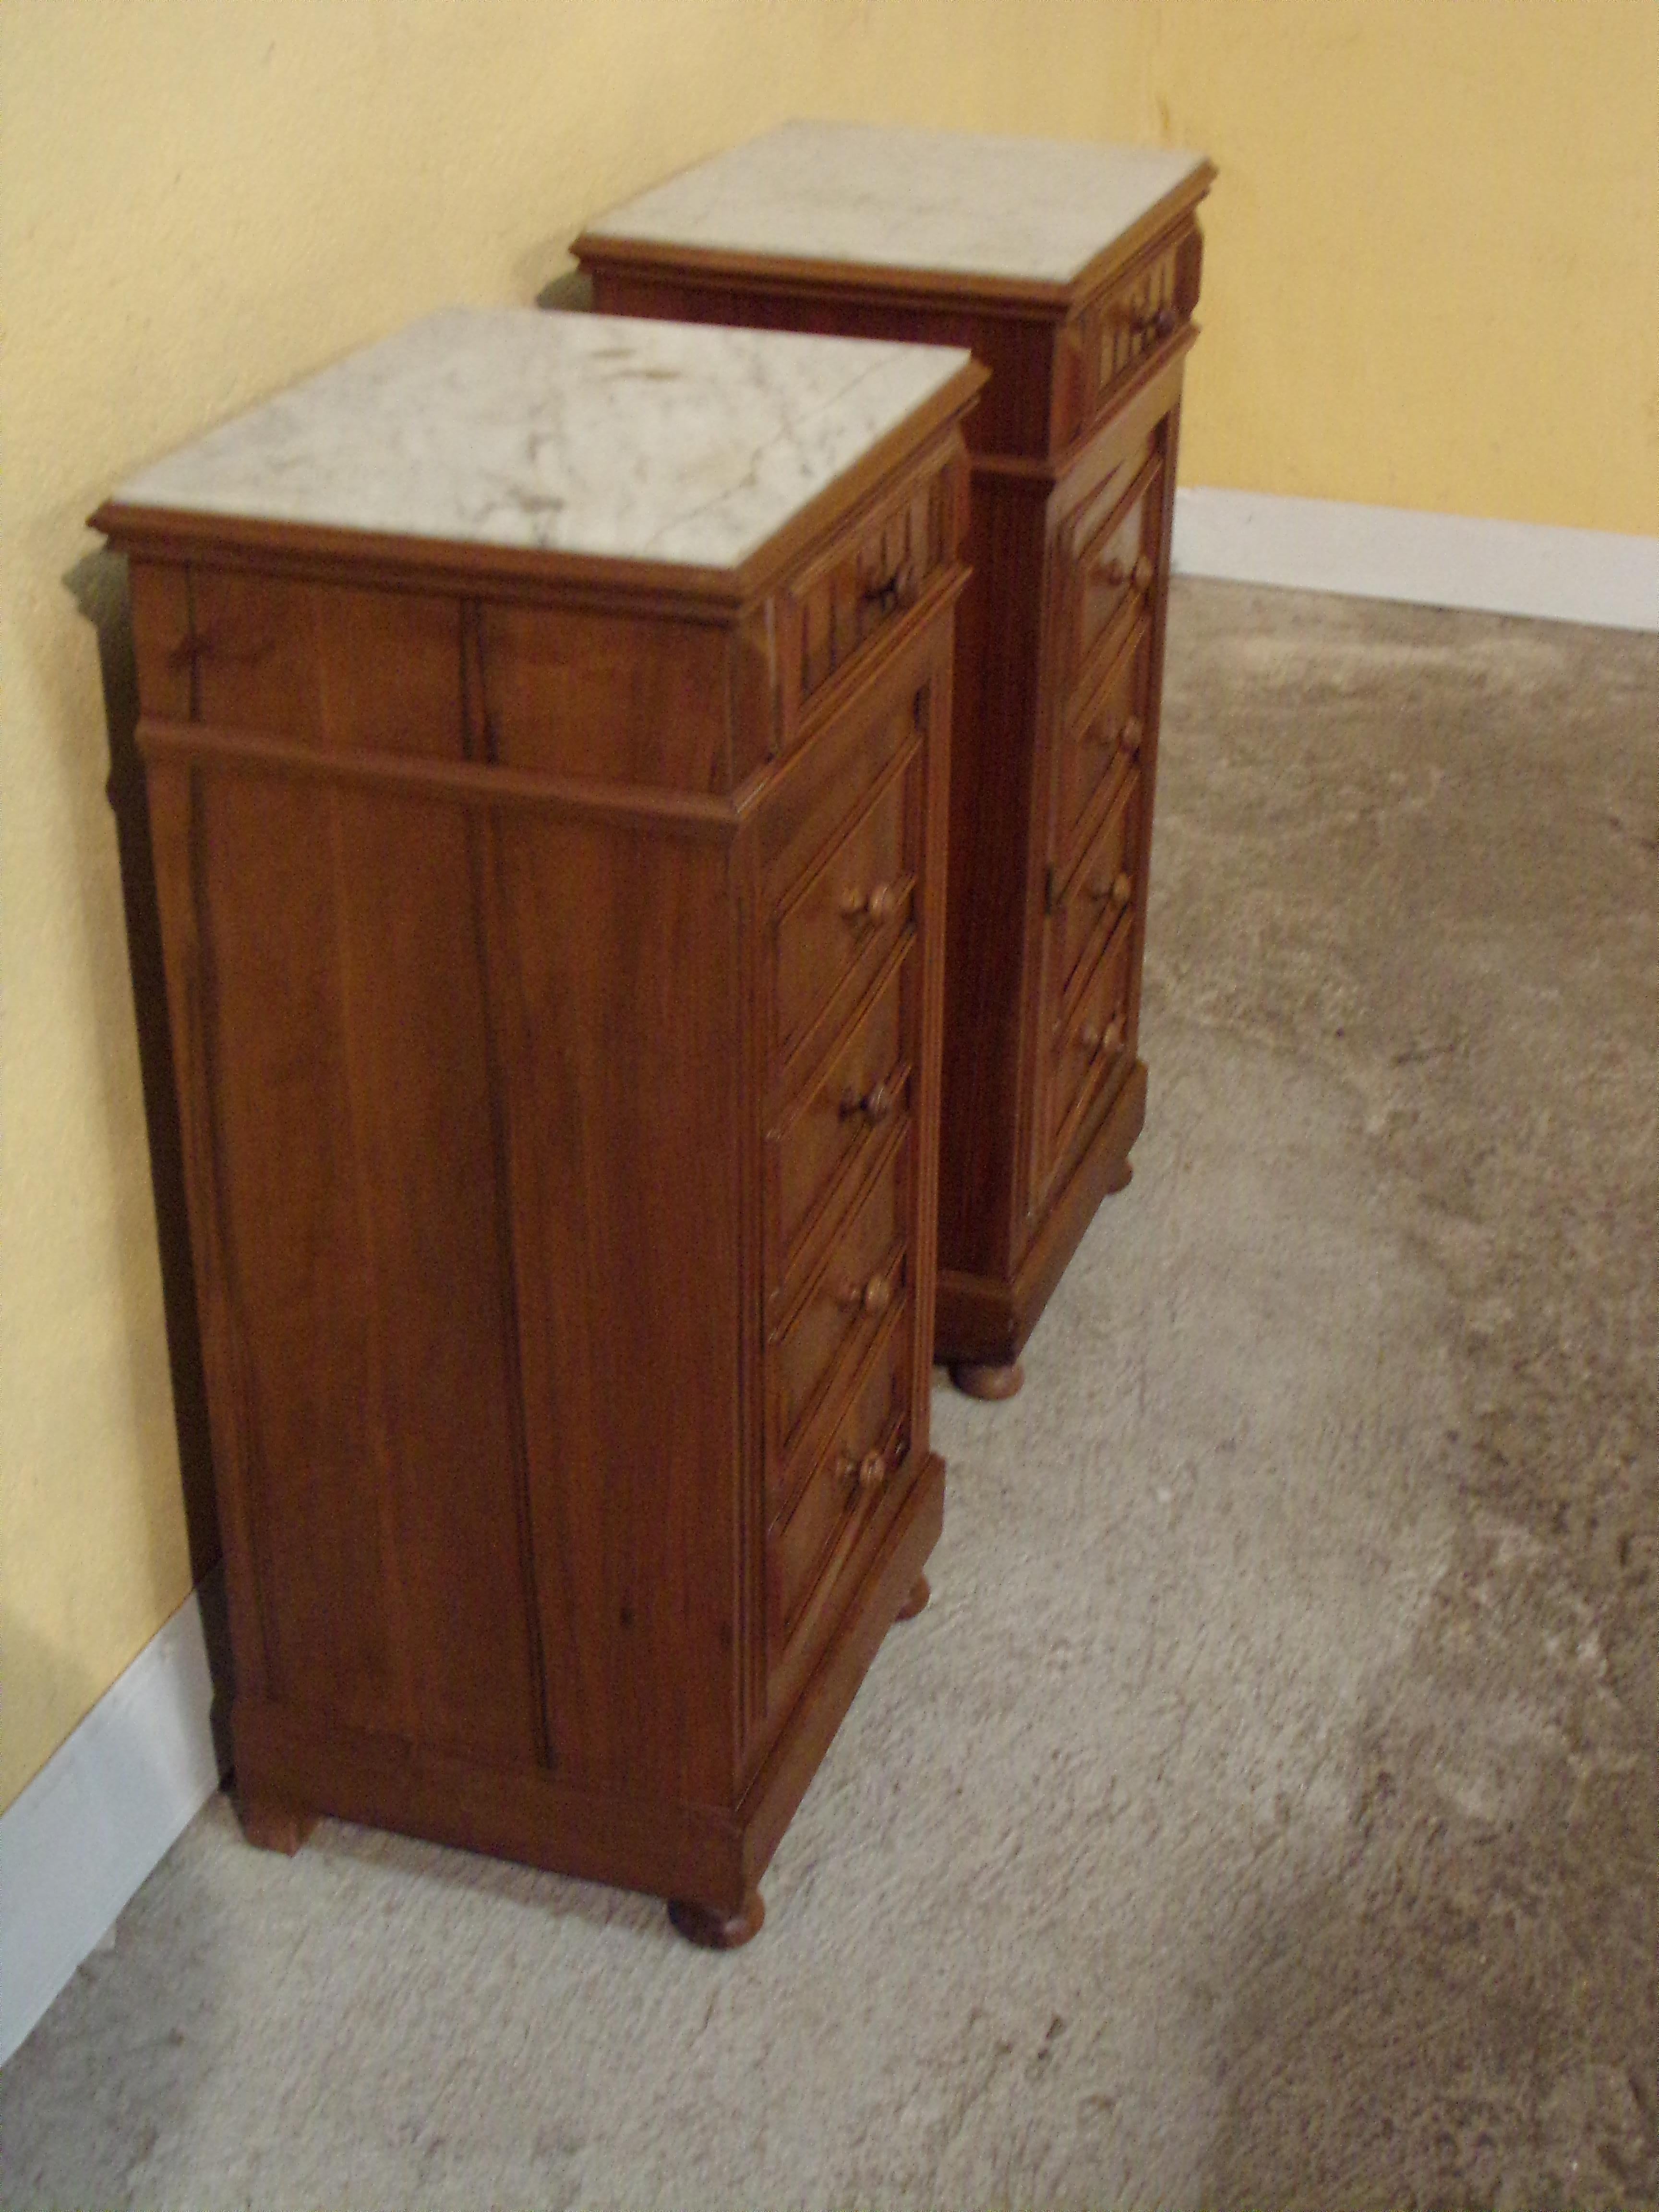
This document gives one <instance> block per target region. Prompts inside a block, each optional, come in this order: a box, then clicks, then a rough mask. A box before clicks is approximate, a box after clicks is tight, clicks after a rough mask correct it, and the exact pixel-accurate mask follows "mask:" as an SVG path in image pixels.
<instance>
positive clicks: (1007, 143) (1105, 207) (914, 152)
mask: <svg viewBox="0 0 1659 2212" xmlns="http://www.w3.org/2000/svg"><path fill="white" fill-rule="evenodd" d="M1208 173H1209V163H1208V162H1207V161H1206V159H1205V157H1204V156H1203V155H1200V154H1189V153H1183V152H1174V151H1170V150H1168V149H1161V148H1154V147H1121V146H1120V147H1103V146H1096V145H1088V144H1083V143H1073V142H1069V141H1062V140H1058V139H1043V138H1008V137H981V136H975V135H972V134H969V133H966V132H957V131H913V130H908V129H900V128H896V127H891V126H888V125H875V124H855V123H787V124H783V125H780V127H779V128H778V129H777V130H775V131H768V132H767V133H766V134H765V135H764V136H763V137H759V138H753V139H750V140H749V141H748V142H747V143H745V144H744V145H741V146H734V147H731V148H729V149H727V150H726V152H724V153H721V154H716V155H713V156H711V157H710V159H708V161H700V162H697V163H696V164H694V165H693V166H692V167H690V168H688V169H684V170H682V171H681V172H680V173H679V174H678V176H673V177H670V178H668V179H665V181H664V182H663V183H661V184H659V185H653V186H652V187H651V188H650V189H649V190H648V191H644V192H641V193H640V194H639V195H638V196H637V197H635V198H634V199H631V200H628V201H625V202H623V204H622V205H620V206H618V207H615V208H611V209H607V210H605V213H604V214H602V215H599V216H594V217H593V218H592V221H591V222H588V224H587V225H586V229H585V231H584V236H585V237H586V238H590V239H595V240H608V241H617V242H638V243H640V244H642V245H657V246H678V247H683V248H687V249H690V250H694V251H697V252H720V253H731V254H745V255H754V256H757V257H759V258H777V259H790V260H799V261H805V262H814V263H819V264H822V263H850V264H854V265H857V266H862V267H866V268H872V269H890V270H908V271H911V272H915V273H917V274H921V273H927V274H933V275H939V276H963V277H980V278H996V279H1001V280H1004V281H1007V282H1011V283H1036V284H1055V285H1060V284H1067V283H1072V282H1073V280H1074V279H1075V278H1077V277H1078V276H1080V275H1081V274H1082V272H1083V271H1084V270H1085V269H1086V268H1088V266H1089V264H1091V262H1093V261H1095V260H1097V259H1098V258H1100V256H1101V254H1102V253H1103V252H1105V251H1106V250H1107V249H1108V248H1109V247H1110V246H1112V244H1113V243H1114V242H1115V240H1118V239H1120V238H1121V237H1122V236H1124V235H1125V234H1126V233H1127V232H1129V231H1131V230H1133V228H1134V227H1135V225H1136V224H1137V223H1139V222H1141V221H1142V220H1143V219H1144V218H1145V217H1146V216H1147V215H1149V214H1150V213H1151V212H1152V210H1153V209H1155V208H1156V207H1158V205H1159V204H1160V203H1161V202H1163V201H1164V200H1165V199H1167V198H1168V197H1170V195H1171V193H1173V192H1175V191H1178V190H1179V188H1180V187H1181V185H1183V184H1185V183H1186V182H1188V179H1192V178H1194V177H1197V176H1200V174H1202V175H1203V176H1205V177H1206V179H1207V175H1208Z"/></svg>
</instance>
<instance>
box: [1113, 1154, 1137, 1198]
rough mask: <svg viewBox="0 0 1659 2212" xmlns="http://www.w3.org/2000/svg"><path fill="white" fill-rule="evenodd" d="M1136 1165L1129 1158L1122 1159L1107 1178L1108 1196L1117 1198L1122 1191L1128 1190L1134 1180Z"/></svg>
mask: <svg viewBox="0 0 1659 2212" xmlns="http://www.w3.org/2000/svg"><path fill="white" fill-rule="evenodd" d="M1134 1171H1135V1170H1134V1163H1133V1160H1131V1159H1129V1158H1127V1157H1126V1158H1123V1159H1121V1160H1120V1161H1119V1162H1118V1164H1117V1165H1116V1166H1115V1168H1114V1169H1113V1170H1112V1172H1111V1173H1110V1175H1109V1176H1107V1178H1106V1195H1107V1197H1108V1198H1115V1197H1116V1196H1117V1194H1118V1193H1119V1191H1121V1190H1127V1188H1129V1185H1130V1183H1131V1182H1133V1178H1134Z"/></svg>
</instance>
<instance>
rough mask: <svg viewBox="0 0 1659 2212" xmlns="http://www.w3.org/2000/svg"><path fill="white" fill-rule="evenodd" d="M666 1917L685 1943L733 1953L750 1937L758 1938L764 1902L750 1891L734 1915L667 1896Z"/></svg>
mask: <svg viewBox="0 0 1659 2212" xmlns="http://www.w3.org/2000/svg"><path fill="white" fill-rule="evenodd" d="M668 1917H669V1918H670V1919H671V1921H672V1922H673V1923H674V1926H675V1929H677V1930H678V1933H679V1934H680V1935H682V1936H684V1938H685V1940H686V1942H688V1943H698V1944H701V1945H702V1948H703V1949H704V1950H705V1951H737V1950H741V1948H743V1946H744V1944H745V1943H746V1942H748V1941H749V1939H750V1936H758V1935H759V1934H760V1930H761V1923H762V1921H763V1920H764V1919H765V1917H766V1901H765V1899H763V1897H762V1895H761V1893H760V1892H759V1890H757V1889H751V1890H750V1893H749V1894H748V1896H747V1897H746V1898H744V1901H743V1905H742V1908H741V1910H740V1911H737V1912H719V1911H716V1910H715V1909H714V1906H713V1905H694V1904H692V1903H691V1902H690V1899H687V1898H684V1897H671V1898H670V1899H669V1900H668Z"/></svg>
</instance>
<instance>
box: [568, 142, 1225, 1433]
mask: <svg viewBox="0 0 1659 2212" xmlns="http://www.w3.org/2000/svg"><path fill="white" fill-rule="evenodd" d="M1212 174H1213V173H1212V171H1211V170H1210V169H1209V168H1208V167H1207V166H1205V167H1200V168H1199V169H1197V170H1196V171H1194V173H1193V175H1192V176H1191V177H1190V178H1189V179H1188V180H1187V182H1186V183H1185V184H1184V185H1182V186H1180V187H1179V188H1177V190H1176V191H1174V192H1173V193H1171V194H1170V196H1169V197H1167V198H1166V199H1165V200H1164V202H1163V203H1161V204H1160V205H1159V206H1158V208H1156V209H1154V210H1152V212H1151V213H1150V214H1149V215H1148V216H1146V218H1144V219H1143V220H1142V221H1141V222H1138V223H1137V224H1136V225H1135V226H1134V227H1133V228H1132V229H1131V230H1129V231H1127V232H1126V233H1125V234H1123V235H1122V236H1121V237H1120V238H1118V239H1115V240H1108V241H1103V246H1102V248H1101V251H1100V252H1099V253H1098V254H1097V256H1096V257H1095V258H1094V259H1093V260H1091V262H1090V263H1089V264H1088V265H1087V266H1086V267H1085V269H1084V270H1082V271H1081V273H1080V274H1079V276H1078V277H1077V278H1076V279H1074V280H1073V282H1072V283H1069V284H1053V283H1036V282H1033V283H1014V282H1010V281H1008V280H1006V279H997V278H988V277H987V278H986V279H984V280H982V281H981V280H978V279H975V278H973V277H969V276H960V275H950V276H946V275H944V274H940V273H933V274H930V273H927V272H916V271H907V270H895V269H890V268H879V267H876V266H873V265H867V264H837V263H833V262H822V261H819V262H813V261H807V260H794V259H790V258H787V257H784V256H781V255H779V256H770V255H755V254H743V253H734V252H713V251H709V250H705V249H698V248H693V247H688V246H675V245H672V244H670V243H663V242H660V241H657V240H648V241H647V240H637V239H635V240H630V239H627V238H618V237H611V236H609V235H605V236H600V235H597V234H592V233H588V234H585V235H584V236H583V237H581V238H580V239H578V240H577V241H576V245H575V247H574V252H575V254H576V257H577V258H578V260H579V261H580V263H581V264H582V266H583V268H584V269H586V270H587V272H588V273H589V275H590V276H591V277H592V282H593V296H594V305H595V307H597V308H598V309H599V311H600V312H601V313H609V314H639V315H650V316H657V317H664V318H671V319H679V320H685V321H697V322H720V323H732V324H740V325H754V326H759V327H763V328H774V329H789V330H799V331H832V332H841V333H843V334H846V335H849V336H859V337H897V338H908V339H914V340H921V341H923V342H927V343H938V344H951V345H966V346H969V347H970V348H971V349H972V350H973V352H974V353H975V356H976V357H977V358H978V360H979V361H980V362H981V363H982V364H983V365H984V366H985V367H986V368H987V369H988V370H989V371H990V383H989V386H988V387H987V391H986V392H985V395H984V398H983V399H982V400H981V404H980V405H979V406H978V408H977V409H976V410H975V413H974V415H973V416H972V417H971V418H970V419H969V423H968V426H967V437H968V443H969V448H970V451H971V456H972V474H971V483H972V502H971V513H970V517H969V526H968V539H967V550H968V559H969V565H970V567H971V569H972V572H973V573H972V580H971V581H970V583H969V587H968V590H967V592H966V593H965V594H964V596H963V602H962V605H961V609H960V612H959V614H958V617H957V644H956V659H955V693H956V713H955V720H954V725H953V728H952V732H951V817H950V861H949V892H948V898H947V906H946V923H945V929H946V957H945V1000H944V1025H945V1033H944V1048H943V1070H944V1073H943V1090H942V1104H941V1113H942V1128H941V1141H940V1157H939V1216H938V1230H939V1258H940V1272H939V1303H938V1313H937V1323H936V1335H935V1352H936V1354H937V1356H938V1357H939V1358H941V1359H944V1360H946V1361H948V1362H950V1363H951V1365H952V1367H953V1369H954V1370H956V1371H957V1377H958V1380H959V1381H960V1382H961V1383H962V1384H963V1387H964V1388H966V1389H971V1390H973V1391H975V1393H976V1394H977V1395H994V1396H1006V1395H1009V1392H1010V1390H1011V1389H1017V1388H1018V1367H1017V1364H1016V1363H1017V1358H1018V1352H1019V1350H1020V1348H1021V1346H1023V1345H1024V1342H1025V1340H1026V1338H1027V1337H1028V1336H1029V1335H1030V1332H1031V1329H1032V1328H1033V1327H1034V1326H1035V1324H1036V1320H1037V1317H1038V1316H1039V1315H1040V1314H1041V1312H1042V1308H1043V1306H1044V1304H1046V1303H1047V1300H1048V1297H1049V1295H1050V1294H1051V1292H1052V1291H1053V1289H1054V1284H1055V1283H1056V1282H1057V1281H1058V1279H1059V1277H1060V1273H1062V1272H1063V1270H1064V1267H1065V1265H1066V1261H1067V1260H1068V1259H1069V1258H1070V1256H1071V1254H1072V1253H1073V1251H1074V1250H1075V1249H1076V1247H1077V1244H1078V1243H1079V1239H1080V1238H1081V1237H1082V1235H1083V1232H1084V1231H1085V1228H1086V1227H1087V1226H1088V1224H1089V1221H1090V1219H1091V1217H1092V1215H1093V1213H1094V1211H1095V1208H1096V1207H1097V1205H1098V1204H1099V1201H1100V1199H1101V1197H1102V1195H1103V1194H1104V1193H1105V1192H1107V1191H1109V1190H1115V1189H1121V1188H1122V1187H1123V1185H1124V1184H1125V1183H1126V1182H1127V1181H1128V1178H1129V1161H1128V1152H1129V1147H1130V1146H1132V1145H1133V1142H1134V1139H1135V1138H1136V1136H1137V1135H1138V1134H1139V1130H1140V1127H1141V1122H1142V1119H1143V1117H1144V1112H1145V1100H1146V1068H1145V1065H1144V1063H1142V1062H1141V1060H1139V1056H1138V1052H1137V1043H1138V1036H1139V1005H1140V969H1141V960H1142V954H1143V951H1144V946H1145V942H1146V896H1147V887H1148V867H1149V863H1150V856H1151V850H1152V802H1153V795H1154V791H1155V787H1156V767H1157V756H1158V711H1159V701H1160V696H1161V691H1162V678H1163V656H1164V607H1165V602H1166V599H1167V595H1168V585H1169V572H1170V523H1171V520H1172V513H1173V506H1172V492H1173V488H1174V484H1175V480H1176V447H1177V440H1178V433H1179V426H1180V418H1181V410H1180V399H1181V386H1182V363H1183V362H1184V359H1185V356H1186V354H1187V352H1188V349H1189V348H1190V347H1191V345H1192V343H1193V342H1194V338H1195V337H1196V335H1197V332H1196V328H1195V325H1194V323H1193V320H1192V317H1193V311H1194V307H1196V305H1197V302H1198V295H1199V283H1200V272H1201V263H1202V242H1201V239H1200V232H1199V228H1198V224H1197V222H1196V218H1195V210H1196V208H1197V205H1198V204H1199V202H1200V200H1201V199H1202V197H1203V196H1204V194H1205V192H1206V191H1207V190H1208V188H1209V185H1210V183H1211V181H1212ZM814 635H816V633H815V634H814ZM810 650H811V647H810V646H809V653H810ZM1132 764H1133V771H1134V773H1135V775H1136V776H1137V781H1136V785H1135V799H1134V811H1133V823H1132V834H1130V835H1128V836H1127V838H1126V841H1125V842H1124V846H1123V850H1122V852H1121V855H1120V856H1119V864H1118V865H1117V866H1115V868H1114V869H1113V871H1112V878H1113V880H1115V878H1116V877H1117V876H1118V875H1120V874H1127V878H1128V896H1127V913H1128V921H1127V927H1126V928H1125V929H1123V930H1122V931H1121V932H1120V933H1117V934H1116V935H1114V936H1111V937H1110V939H1109V942H1108V938H1107V936H1106V935H1104V934H1102V933H1095V934H1094V937H1093V938H1092V939H1091V942H1090V944H1089V945H1088V946H1087V947H1086V957H1088V958H1089V959H1090V960H1091V962H1092V963H1095V966H1096V967H1097V968H1098V967H1099V964H1100V963H1103V962H1106V961H1108V959H1109V963H1110V969H1109V974H1108V973H1106V972H1104V971H1103V972H1100V973H1092V972H1091V975H1089V977H1088V978H1087V980H1086V981H1084V980H1083V979H1076V980H1077V981H1079V988H1080V989H1082V990H1083V991H1084V992H1085V994H1087V995H1088V996H1089V998H1090V1004H1091V1007H1092V1006H1093V1005H1094V1001H1095V1000H1100V1001H1101V1005H1102V1008H1103V1029H1102V1035H1103V1036H1104V1035H1105V1033H1106V1031H1107V1030H1109V1029H1110V1027H1111V1024H1112V1022H1113V1020H1114V1019H1115V1020H1116V1021H1118V1022H1119V1024H1121V1042H1118V1043H1116V1044H1115V1045H1110V1046H1103V1047H1100V1048H1093V1054H1094V1056H1093V1057H1092V1058H1091V1059H1090V1060H1088V1063H1087V1067H1086V1070H1085V1079H1083V1080H1082V1082H1081V1084H1080V1085H1079V1083H1078V1082H1076V1081H1074V1080H1073V1078H1074V1077H1075V1076H1076V1075H1077V1074H1078V1073H1079V1066H1078V1062H1079V1055H1080V1054H1084V1053H1086V1052H1088V1051H1090V1050H1091V1048H1088V1047H1085V1046H1083V1045H1082V1044H1081V1043H1080V1042H1079V1038H1080V1036H1081V1033H1082V1031H1083V1030H1088V1031H1089V1032H1090V1034H1091V1035H1092V1034H1093V1033H1094V1030H1095V1029H1096V1026H1097V1024H1095V1023H1094V1022H1093V1020H1092V1018H1091V1016H1090V1015H1087V1014H1085V1015H1083V1016H1079V1015H1078V1013H1077V1011H1076V1007H1075V1006H1074V1005H1073V999H1072V997H1071V996H1070V995H1068V994H1066V992H1065V991H1063V990H1062V988H1061V986H1060V982H1059V981H1058V980H1057V979H1056V977H1055V976H1054V973H1053V972H1052V971H1053V970H1054V967H1055V964H1056V963H1057V962H1058V961H1060V959H1061V958H1063V957H1066V955H1067V951H1068V948H1069V950H1070V951H1072V952H1075V951H1076V939H1075V934H1074V933H1075V929H1076V927H1077V926H1078V925H1077V924H1076V923H1075V921H1073V923H1071V924H1070V925H1068V927H1069V928H1070V929H1071V931H1072V932H1073V934H1072V935H1069V936H1068V935H1067V934H1066V932H1065V931H1062V930H1057V929H1056V927H1055V926H1054V920H1053V917H1054V915H1055V913H1056V912H1057V911H1063V910H1065V909H1066V908H1067V907H1069V906H1070V905H1072V904H1074V903H1075V902H1076V900H1077V899H1079V897H1082V896H1085V895H1086V886H1085V884H1084V883H1083V881H1082V877H1083V874H1084V872H1087V871H1090V870H1091V869H1093V868H1094V867H1095V866H1096V865H1097V858H1098V856H1097V855H1096V854H1095V852H1094V840H1095V839H1096V838H1097V836H1098V835H1099V834H1100V832H1101V829H1102V824H1103V820H1104V818H1105V815H1106V813H1107V812H1109V811H1110V810H1112V809H1113V808H1114V807H1115V806H1116V805H1118V804H1119V800H1120V796H1121V791H1122V788H1123V785H1124V781H1125V778H1126V776H1127V775H1128V774H1129V773H1130V770H1131V765H1132ZM1091 880H1092V878H1091ZM1057 939H1058V940H1060V942H1059V945H1058V949H1056V940H1057ZM1069 980H1072V979H1069V978H1068V981H1069ZM1108 1001H1109V1002H1110V1003H1109V1004H1108V1003H1107V1002H1108ZM1062 1097H1063V1098H1064V1099H1065V1100H1066V1102H1067V1103H1066V1109H1065V1110H1064V1111H1060V1107H1059V1102H1060V1100H1061V1098H1062Z"/></svg>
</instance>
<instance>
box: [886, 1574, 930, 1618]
mask: <svg viewBox="0 0 1659 2212" xmlns="http://www.w3.org/2000/svg"><path fill="white" fill-rule="evenodd" d="M932 1595H933V1585H932V1583H929V1581H928V1579H927V1576H926V1575H918V1576H917V1577H916V1579H915V1583H913V1584H912V1585H911V1589H910V1595H909V1596H908V1597H907V1598H906V1599H905V1601H904V1602H903V1604H902V1606H901V1607H899V1609H898V1611H897V1613H896V1614H895V1615H894V1618H895V1619H896V1620H915V1617H916V1615H917V1614H918V1613H920V1612H921V1609H922V1607H924V1606H925V1605H926V1604H927V1601H928V1599H929V1598H930V1597H932Z"/></svg>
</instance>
